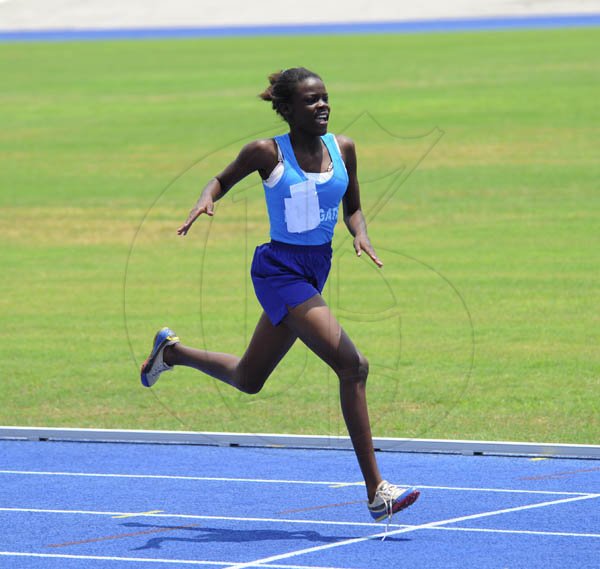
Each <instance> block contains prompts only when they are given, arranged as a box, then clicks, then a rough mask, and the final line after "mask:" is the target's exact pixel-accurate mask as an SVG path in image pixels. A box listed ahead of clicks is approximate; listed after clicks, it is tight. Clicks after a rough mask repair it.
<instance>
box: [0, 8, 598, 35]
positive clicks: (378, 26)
mask: <svg viewBox="0 0 600 569" xmlns="http://www.w3.org/2000/svg"><path fill="white" fill-rule="evenodd" d="M599 25H600V14H568V15H567V14H565V15H555V16H505V17H492V18H455V19H438V20H431V19H429V20H414V21H403V22H402V21H401V22H350V23H323V24H289V25H255V26H211V27H164V28H121V29H114V28H113V29H82V30H76V29H58V30H16V31H0V41H88V40H116V39H176V38H179V39H183V38H209V37H248V36H266V35H270V36H290V35H315V34H319V35H332V34H336V35H337V34H386V33H393V34H397V33H428V32H465V31H482V30H511V29H553V28H580V27H590V26H599Z"/></svg>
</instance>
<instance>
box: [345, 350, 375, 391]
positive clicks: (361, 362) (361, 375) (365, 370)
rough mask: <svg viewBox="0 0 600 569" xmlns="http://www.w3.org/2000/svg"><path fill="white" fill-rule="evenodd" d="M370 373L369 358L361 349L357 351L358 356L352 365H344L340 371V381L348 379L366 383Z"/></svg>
mask: <svg viewBox="0 0 600 569" xmlns="http://www.w3.org/2000/svg"><path fill="white" fill-rule="evenodd" d="M368 375H369V360H367V358H365V356H363V355H362V354H361V353H360V352H359V351H357V352H356V358H355V360H354V361H353V362H352V364H351V365H346V366H344V368H343V369H341V370H340V371H338V376H339V378H340V381H348V382H354V383H366V381H367V377H368Z"/></svg>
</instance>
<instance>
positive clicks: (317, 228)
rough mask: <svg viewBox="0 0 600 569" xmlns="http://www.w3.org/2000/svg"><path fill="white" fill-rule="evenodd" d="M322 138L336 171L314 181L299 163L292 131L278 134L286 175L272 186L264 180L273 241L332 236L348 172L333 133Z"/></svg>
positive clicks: (320, 240) (308, 241)
mask: <svg viewBox="0 0 600 569" xmlns="http://www.w3.org/2000/svg"><path fill="white" fill-rule="evenodd" d="M321 139H322V140H323V143H324V144H325V146H326V147H327V151H328V152H329V156H330V157H331V161H332V165H333V175H332V177H331V178H330V179H329V180H327V181H326V182H324V183H318V182H317V183H315V182H314V181H312V180H309V179H308V178H307V176H306V174H305V173H304V172H303V170H302V168H300V166H299V165H298V162H297V160H296V156H295V155H294V150H293V148H292V145H291V142H290V137H289V134H284V135H281V136H276V137H275V140H276V141H277V144H278V145H279V148H280V150H281V154H282V157H283V175H282V176H281V179H280V180H279V181H278V182H277V183H276V184H275V185H274V186H273V187H268V186H267V185H266V184H263V186H264V189H265V198H266V201H267V211H268V213H269V221H270V224H271V230H270V234H271V239H272V240H273V241H279V242H280V243H288V244H292V245H323V244H324V243H329V242H331V240H332V238H333V229H334V227H335V224H336V222H337V219H338V210H339V205H340V201H341V199H342V197H343V196H344V193H345V192H346V188H347V187H348V173H347V172H346V166H345V164H344V161H343V160H342V157H341V155H340V152H339V149H338V146H337V143H336V141H335V138H334V135H333V134H325V135H323V136H322V137H321Z"/></svg>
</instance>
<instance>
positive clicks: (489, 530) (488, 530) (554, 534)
mask: <svg viewBox="0 0 600 569" xmlns="http://www.w3.org/2000/svg"><path fill="white" fill-rule="evenodd" d="M431 529H432V530H441V531H465V532H474V533H505V534H511V535H539V536H548V537H592V538H600V533H575V532H567V531H533V530H526V529H492V528H462V527H458V528H446V527H435V528H431Z"/></svg>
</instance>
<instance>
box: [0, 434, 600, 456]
mask: <svg viewBox="0 0 600 569" xmlns="http://www.w3.org/2000/svg"><path fill="white" fill-rule="evenodd" d="M2 439H5V440H28V441H73V442H114V443H150V444H190V445H211V446H244V447H268V448H301V449H331V450H350V449H351V448H352V445H351V442H350V438H349V437H334V436H318V435H282V434H269V433H218V432H215V433H213V432H193V431H142V430H114V429H74V428H53V427H1V426H0V440H2ZM374 444H375V448H376V449H377V450H379V451H384V452H415V453H441V454H466V455H480V454H481V455H515V456H536V457H539V456H542V457H547V458H551V457H552V458H587V459H597V460H600V445H575V444H550V443H526V442H500V441H465V440H446V439H397V438H374Z"/></svg>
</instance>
